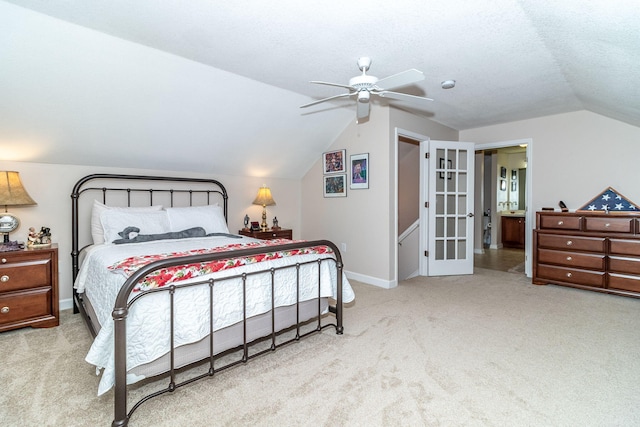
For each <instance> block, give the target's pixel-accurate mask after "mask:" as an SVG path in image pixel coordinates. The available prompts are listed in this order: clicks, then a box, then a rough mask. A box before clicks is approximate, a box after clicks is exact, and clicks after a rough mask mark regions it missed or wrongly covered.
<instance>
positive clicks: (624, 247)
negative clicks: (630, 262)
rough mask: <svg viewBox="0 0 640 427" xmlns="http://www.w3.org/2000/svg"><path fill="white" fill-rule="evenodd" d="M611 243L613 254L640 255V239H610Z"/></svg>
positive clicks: (610, 250)
mask: <svg viewBox="0 0 640 427" xmlns="http://www.w3.org/2000/svg"><path fill="white" fill-rule="evenodd" d="M609 245H610V246H609V248H610V249H609V252H610V253H612V254H616V255H635V256H640V240H624V239H609Z"/></svg>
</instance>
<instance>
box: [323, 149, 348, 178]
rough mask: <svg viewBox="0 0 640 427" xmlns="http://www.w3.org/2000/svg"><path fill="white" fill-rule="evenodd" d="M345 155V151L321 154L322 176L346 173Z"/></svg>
mask: <svg viewBox="0 0 640 427" xmlns="http://www.w3.org/2000/svg"><path fill="white" fill-rule="evenodd" d="M345 154H346V150H336V151H327V152H326V153H322V164H323V165H324V174H325V175H326V174H328V173H339V172H342V173H344V172H346V169H345Z"/></svg>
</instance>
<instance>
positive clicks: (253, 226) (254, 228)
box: [251, 221, 260, 231]
mask: <svg viewBox="0 0 640 427" xmlns="http://www.w3.org/2000/svg"><path fill="white" fill-rule="evenodd" d="M251 231H260V223H259V222H258V221H251Z"/></svg>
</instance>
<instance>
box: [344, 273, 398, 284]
mask: <svg viewBox="0 0 640 427" xmlns="http://www.w3.org/2000/svg"><path fill="white" fill-rule="evenodd" d="M344 274H346V275H347V278H348V279H353V280H357V281H358V282H362V283H366V284H367V285H373V286H377V287H379V288H384V289H391V288H395V287H397V286H398V282H397V281H396V280H383V279H378V278H377V277H371V276H366V275H364V274H360V273H353V272H351V271H346V270H345V271H344Z"/></svg>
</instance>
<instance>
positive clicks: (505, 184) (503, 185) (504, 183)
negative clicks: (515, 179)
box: [500, 179, 507, 191]
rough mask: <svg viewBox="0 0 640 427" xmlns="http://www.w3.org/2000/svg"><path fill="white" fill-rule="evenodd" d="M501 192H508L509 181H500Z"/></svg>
mask: <svg viewBox="0 0 640 427" xmlns="http://www.w3.org/2000/svg"><path fill="white" fill-rule="evenodd" d="M500 190H502V191H506V190H507V181H506V180H504V179H501V180H500Z"/></svg>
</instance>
